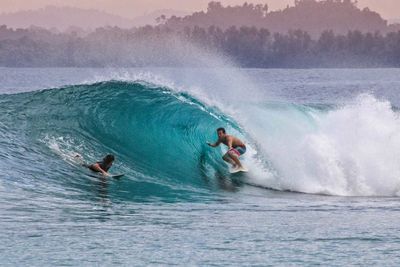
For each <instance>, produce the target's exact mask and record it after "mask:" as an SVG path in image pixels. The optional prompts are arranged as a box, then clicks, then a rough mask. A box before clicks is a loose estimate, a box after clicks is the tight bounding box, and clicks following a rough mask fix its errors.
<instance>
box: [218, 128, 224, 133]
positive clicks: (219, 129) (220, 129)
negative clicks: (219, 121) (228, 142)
mask: <svg viewBox="0 0 400 267" xmlns="http://www.w3.org/2000/svg"><path fill="white" fill-rule="evenodd" d="M219 131H222V132H223V133H226V131H225V128H222V127H221V128H218V129H217V133H218V132H219Z"/></svg>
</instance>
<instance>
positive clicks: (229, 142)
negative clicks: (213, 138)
mask: <svg viewBox="0 0 400 267" xmlns="http://www.w3.org/2000/svg"><path fill="white" fill-rule="evenodd" d="M226 141H227V144H226V145H227V146H228V149H232V148H233V147H232V143H233V138H232V137H228V138H227V140H226Z"/></svg>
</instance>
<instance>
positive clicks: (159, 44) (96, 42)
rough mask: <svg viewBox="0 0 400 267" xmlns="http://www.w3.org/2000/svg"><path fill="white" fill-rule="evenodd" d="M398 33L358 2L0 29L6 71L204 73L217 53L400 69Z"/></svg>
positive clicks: (329, 0) (275, 63)
mask: <svg viewBox="0 0 400 267" xmlns="http://www.w3.org/2000/svg"><path fill="white" fill-rule="evenodd" d="M317 10H319V11H317ZM315 13H318V14H315ZM351 18H353V20H351ZM279 21H280V25H278V24H279V23H278V22H279ZM232 23H234V24H232ZM274 23H275V24H274ZM279 27H281V28H279ZM292 27H293V28H292ZM331 27H332V28H331ZM397 27H398V25H388V24H387V22H386V21H384V20H383V19H382V18H381V17H380V16H379V14H377V13H375V12H372V11H369V10H367V9H364V10H360V9H358V8H357V6H356V4H355V3H354V2H352V1H350V0H344V1H343V0H325V1H316V0H298V1H296V3H295V6H293V7H288V8H286V9H284V10H282V11H276V12H269V11H268V7H267V6H266V5H252V4H243V5H241V6H235V7H223V6H222V5H221V4H220V3H218V2H211V3H210V4H209V8H208V10H207V12H198V13H194V14H193V15H191V16H187V17H184V18H177V17H171V18H167V17H161V18H160V19H159V25H158V26H146V27H141V28H131V29H121V28H118V27H103V28H98V29H96V30H95V31H93V32H91V33H89V34H85V35H82V34H79V33H78V31H74V30H71V31H69V32H66V33H53V32H51V31H48V30H45V29H42V28H38V27H31V28H29V29H12V28H9V27H7V26H5V25H4V26H0V66H8V67H117V66H118V67H143V66H181V65H190V66H202V65H204V64H207V63H205V62H204V61H201V60H200V59H201V58H202V55H204V53H209V54H221V55H224V56H227V57H229V58H231V59H233V60H234V61H235V62H237V63H238V64H239V65H240V66H243V67H260V68H270V67H282V68H287V67H290V68H303V67H305V68H308V67H400V28H397ZM325 28H326V29H325ZM197 47H201V51H203V52H202V53H203V54H202V55H199V54H197V53H199V49H197Z"/></svg>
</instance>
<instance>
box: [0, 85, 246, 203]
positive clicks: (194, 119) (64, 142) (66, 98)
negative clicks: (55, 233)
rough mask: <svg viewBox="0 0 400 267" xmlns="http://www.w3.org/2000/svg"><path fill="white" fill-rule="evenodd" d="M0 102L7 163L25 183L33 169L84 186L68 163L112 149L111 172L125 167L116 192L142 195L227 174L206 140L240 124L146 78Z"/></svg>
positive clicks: (200, 189) (198, 186) (199, 188)
mask: <svg viewBox="0 0 400 267" xmlns="http://www.w3.org/2000/svg"><path fill="white" fill-rule="evenodd" d="M15 103H18V104H15ZM2 106H3V110H8V112H7V113H6V114H4V113H3V116H2V117H3V125H2V130H3V131H2V140H3V142H6V143H7V144H6V145H7V146H8V151H9V155H10V158H9V162H3V163H4V165H7V164H10V165H11V166H14V167H15V169H14V170H13V171H18V169H19V171H21V172H24V173H26V175H25V177H26V178H27V181H26V183H27V184H31V182H30V181H29V180H31V178H32V177H31V175H32V174H33V175H34V176H35V177H38V178H39V179H41V180H42V182H45V181H43V180H46V179H48V180H50V182H51V183H53V184H54V183H60V182H64V183H67V184H69V185H70V186H74V185H78V190H84V189H85V186H83V185H84V184H85V182H82V177H84V179H86V180H87V176H84V175H82V174H83V173H84V172H83V170H82V169H83V168H81V167H79V166H78V167H77V166H76V164H75V166H74V164H66V163H73V157H74V155H76V154H80V155H82V156H83V157H84V158H85V161H87V162H94V161H96V160H99V159H101V157H102V156H104V155H105V154H106V153H113V154H115V155H116V157H117V161H116V163H115V166H114V167H113V168H112V171H114V172H123V173H126V176H125V178H124V179H123V180H121V181H119V182H118V183H117V182H115V183H113V185H111V186H118V188H119V189H121V190H119V191H118V192H116V193H115V194H116V195H117V197H121V198H124V199H127V198H128V199H141V200H144V201H146V200H149V201H150V200H152V199H153V198H156V199H157V198H161V199H163V200H168V199H174V198H193V196H195V195H196V196H197V197H198V196H201V195H202V194H204V193H206V192H208V188H209V186H212V182H211V184H209V183H208V182H209V181H208V177H209V174H210V171H211V172H213V173H215V172H220V173H227V168H226V166H225V164H223V163H222V162H221V160H220V156H221V155H220V153H218V151H215V150H212V149H210V148H208V146H207V145H206V141H208V140H209V141H212V140H215V138H216V136H215V129H216V127H220V126H221V125H227V126H228V127H231V128H232V129H239V127H238V126H237V125H235V124H234V122H232V121H231V120H230V119H229V117H227V116H225V115H223V114H222V113H220V112H219V111H218V110H217V109H215V108H209V107H206V106H205V105H203V104H202V103H201V102H200V101H198V100H196V99H194V98H193V97H191V96H190V95H188V94H186V93H176V92H173V91H172V90H170V89H168V88H165V87H160V86H155V85H152V84H149V83H146V82H119V81H108V82H101V83H95V84H91V85H77V86H69V87H65V88H59V89H52V90H44V91H38V92H30V93H22V94H17V95H4V96H3V97H2ZM10 134H11V135H12V136H7V135H10ZM6 140H9V141H6ZM11 140H19V141H18V142H22V143H19V144H18V146H19V147H20V150H21V149H24V150H26V151H25V152H24V153H25V156H24V157H23V158H21V161H23V160H24V159H25V160H26V159H27V158H30V159H31V160H29V161H28V164H27V162H25V163H24V162H20V165H19V166H18V165H17V166H15V165H16V162H15V157H17V156H18V155H15V147H14V144H12V141H11ZM36 161H39V163H36ZM29 165H31V166H29ZM24 166H25V167H24ZM24 168H29V170H26V169H25V170H24ZM5 169H9V168H5ZM30 170H32V172H30V173H29V171H30ZM13 171H11V170H10V172H11V175H12V172H13ZM28 173H29V174H28ZM19 177H20V176H19ZM20 182H21V181H20ZM204 185H206V186H204ZM86 189H87V188H86ZM57 191H59V190H57ZM108 191H109V192H112V190H108ZM114 191H115V190H114ZM110 194H112V193H110Z"/></svg>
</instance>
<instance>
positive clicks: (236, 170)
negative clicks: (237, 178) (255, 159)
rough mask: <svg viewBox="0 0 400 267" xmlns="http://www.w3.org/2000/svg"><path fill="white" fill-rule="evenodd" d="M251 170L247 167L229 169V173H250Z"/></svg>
mask: <svg viewBox="0 0 400 267" xmlns="http://www.w3.org/2000/svg"><path fill="white" fill-rule="evenodd" d="M248 171H249V170H248V169H247V168H245V167H242V168H235V169H234V168H229V172H230V173H232V174H234V173H240V172H248Z"/></svg>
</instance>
